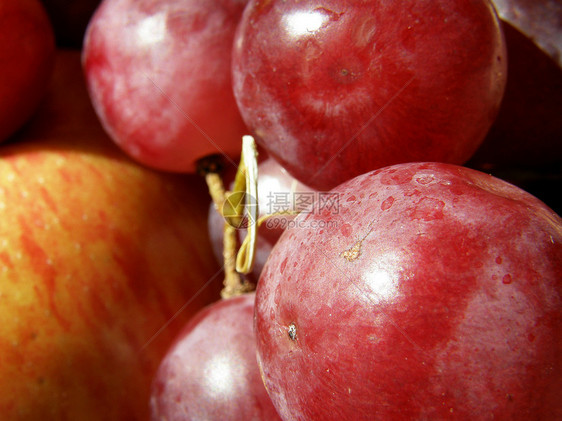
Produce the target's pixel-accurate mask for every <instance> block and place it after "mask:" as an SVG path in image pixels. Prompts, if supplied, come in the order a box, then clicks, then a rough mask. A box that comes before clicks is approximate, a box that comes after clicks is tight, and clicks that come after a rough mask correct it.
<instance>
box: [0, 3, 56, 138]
mask: <svg viewBox="0 0 562 421" xmlns="http://www.w3.org/2000/svg"><path fill="white" fill-rule="evenodd" d="M54 60H55V36H54V32H53V27H52V25H51V22H50V21H49V17H48V16H47V13H46V12H45V10H44V8H43V6H42V4H41V2H40V1H38V0H18V1H14V0H0V63H1V65H0V142H2V141H4V140H6V139H7V138H8V137H9V136H10V135H12V134H13V133H14V132H15V131H16V130H18V129H19V128H21V127H22V126H23V124H24V123H26V122H27V121H28V120H29V118H30V117H31V115H32V114H33V113H34V112H35V110H36V108H37V107H38V105H39V103H40V101H41V99H42V98H43V96H44V95H45V92H46V90H47V86H48V83H49V81H50V78H51V74H52V70H53V64H54Z"/></svg>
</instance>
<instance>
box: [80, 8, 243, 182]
mask: <svg viewBox="0 0 562 421" xmlns="http://www.w3.org/2000/svg"><path fill="white" fill-rule="evenodd" d="M245 4H246V0H224V1H223V0H213V1H209V0H187V1H185V0H105V1H103V2H102V4H101V5H100V7H99V8H98V9H97V10H96V12H95V14H94V16H93V17H92V19H91V21H90V24H89V25H88V29H87V31H86V36H85V39H84V50H83V66H84V72H85V75H86V80H87V83H88V87H89V92H90V95H91V98H92V102H93V104H94V108H95V109H96V112H97V114H98V116H99V118H100V120H101V122H102V124H103V126H104V127H105V129H106V130H107V132H108V133H109V134H110V136H111V137H112V139H113V140H114V141H115V142H116V143H117V144H118V145H119V146H120V147H121V148H122V149H123V150H124V151H125V152H126V153H128V154H129V155H130V156H132V157H133V158H134V159H135V160H137V161H138V162H141V163H143V164H145V165H148V166H150V167H153V168H156V169H160V170H166V171H175V172H194V171H195V169H196V165H195V162H196V160H197V159H199V158H202V157H205V156H207V155H211V154H217V153H221V154H223V155H227V156H229V157H230V158H231V159H234V160H235V161H237V157H238V156H239V155H240V150H241V147H242V135H244V134H246V128H245V125H244V123H243V121H242V118H241V117H240V113H239V111H238V108H237V106H236V103H235V101H234V96H233V94H232V87H231V76H230V57H231V49H232V39H233V37H234V30H235V27H236V24H237V22H238V18H239V16H240V15H241V14H242V10H243V8H244V5H245Z"/></svg>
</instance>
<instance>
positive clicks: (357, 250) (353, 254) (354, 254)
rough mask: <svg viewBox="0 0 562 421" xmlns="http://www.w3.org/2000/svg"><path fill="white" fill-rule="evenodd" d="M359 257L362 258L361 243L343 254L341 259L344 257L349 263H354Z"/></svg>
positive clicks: (357, 243)
mask: <svg viewBox="0 0 562 421" xmlns="http://www.w3.org/2000/svg"><path fill="white" fill-rule="evenodd" d="M359 256H361V241H358V242H356V243H355V244H354V245H353V247H351V248H350V249H348V250H345V251H344V252H342V254H341V257H343V258H344V259H345V260H347V261H348V262H353V261H354V260H356V259H357V258H358V257H359Z"/></svg>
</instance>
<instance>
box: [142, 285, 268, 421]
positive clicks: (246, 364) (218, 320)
mask: <svg viewBox="0 0 562 421" xmlns="http://www.w3.org/2000/svg"><path fill="white" fill-rule="evenodd" d="M254 300H255V295H254V294H253V293H250V294H245V295H241V296H238V297H235V298H229V299H226V300H221V301H218V302H217V303H215V304H213V305H211V306H209V307H207V308H206V309H204V310H203V311H201V312H200V313H199V314H198V315H196V316H195V317H194V318H193V319H192V320H191V321H190V322H189V323H188V324H187V325H186V327H185V328H184V329H183V331H182V332H181V333H180V334H179V336H178V338H177V340H176V342H175V344H174V345H173V346H172V347H171V349H170V351H169V352H168V354H167V355H166V357H165V358H164V360H163V362H162V364H161V366H160V368H159V370H158V373H157V375H156V378H155V380H154V383H153V388H152V396H151V401H150V402H151V410H152V419H153V420H162V419H165V420H170V421H171V420H176V421H179V420H206V421H212V420H217V421H223V420H232V421H235V420H240V421H248V420H263V421H275V420H278V419H279V416H278V415H277V413H276V411H275V409H274V408H273V405H272V404H271V400H270V399H269V396H268V395H267V392H266V390H265V388H264V386H263V383H262V380H261V377H260V373H259V370H258V365H257V361H256V343H255V335H254V329H253V314H254Z"/></svg>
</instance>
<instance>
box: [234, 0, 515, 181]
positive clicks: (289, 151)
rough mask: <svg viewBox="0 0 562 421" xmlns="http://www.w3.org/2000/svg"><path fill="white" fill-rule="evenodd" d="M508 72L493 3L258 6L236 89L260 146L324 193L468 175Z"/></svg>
mask: <svg viewBox="0 0 562 421" xmlns="http://www.w3.org/2000/svg"><path fill="white" fill-rule="evenodd" d="M506 66H507V63H506V52H505V42H504V39H503V34H502V32H501V27H500V23H499V20H498V18H497V15H496V13H495V11H494V9H493V6H492V4H491V3H490V2H489V1H487V0H471V1H468V0H439V1H437V0H423V1H419V0H418V1H406V2H404V1H401V2H397V1H394V0H379V1H370V2H365V1H345V2H344V1H341V0H307V1H297V0H283V1H281V0H272V1H268V2H262V1H257V0H251V1H250V2H249V3H248V5H247V7H246V9H245V11H244V14H243V16H242V19H241V22H240V25H239V27H238V31H237V33H236V36H235V42H234V50H233V88H234V93H235V97H236V100H237V103H238V105H239V108H240V110H241V113H242V116H243V118H244V120H245V121H246V124H247V125H248V127H249V128H250V129H251V130H252V131H253V133H254V134H255V135H256V138H257V141H258V142H259V143H260V144H261V145H262V146H263V147H264V148H265V149H266V150H267V151H268V152H269V153H270V154H271V155H272V156H273V157H274V158H275V159H277V160H278V161H279V162H280V163H281V165H282V166H283V167H285V168H287V170H288V171H289V172H290V173H291V174H293V176H294V177H296V178H297V179H299V180H301V181H302V182H304V183H306V184H307V185H309V186H312V187H314V188H316V189H318V190H326V189H329V188H332V187H334V186H335V185H337V184H339V183H341V182H343V181H345V180H347V179H350V178H351V177H353V176H356V175H359V174H361V173H364V172H367V171H369V170H372V169H374V168H379V167H382V166H385V165H390V164H394V163H399V162H408V161H420V160H421V161H442V162H451V163H464V162H465V161H466V160H468V158H470V156H471V155H472V154H473V152H474V151H475V150H476V148H477V147H478V145H479V144H480V142H481V141H482V139H483V138H484V136H485V135H486V133H487V131H488V129H489V127H490V125H491V123H492V122H493V120H494V118H495V116H496V113H497V110H498V108H499V105H500V101H501V98H502V94H503V91H504V86H505V81H506Z"/></svg>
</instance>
